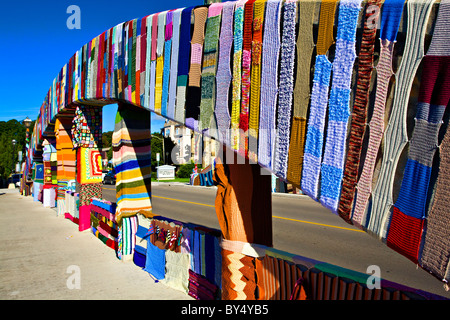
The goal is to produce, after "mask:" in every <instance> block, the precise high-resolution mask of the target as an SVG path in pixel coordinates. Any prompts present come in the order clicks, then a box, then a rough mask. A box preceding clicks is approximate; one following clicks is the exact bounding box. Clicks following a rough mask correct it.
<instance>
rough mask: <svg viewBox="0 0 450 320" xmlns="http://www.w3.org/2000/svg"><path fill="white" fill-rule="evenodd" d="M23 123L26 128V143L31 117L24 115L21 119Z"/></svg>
mask: <svg viewBox="0 0 450 320" xmlns="http://www.w3.org/2000/svg"><path fill="white" fill-rule="evenodd" d="M23 123H24V125H25V128H27V137H26V141H27V143H28V139H29V138H28V133H29V132H30V126H31V119H30V118H28V117H26V118H25V120H23Z"/></svg>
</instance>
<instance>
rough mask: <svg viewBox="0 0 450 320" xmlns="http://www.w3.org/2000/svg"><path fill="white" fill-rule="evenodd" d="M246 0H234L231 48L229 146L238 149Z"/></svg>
mask: <svg viewBox="0 0 450 320" xmlns="http://www.w3.org/2000/svg"><path fill="white" fill-rule="evenodd" d="M246 1H247V0H239V1H237V2H236V6H235V9H234V33H233V38H234V44H233V45H234V50H233V81H232V88H233V89H232V97H231V148H232V149H233V150H239V116H240V112H241V84H242V45H243V29H244V4H245V3H246Z"/></svg>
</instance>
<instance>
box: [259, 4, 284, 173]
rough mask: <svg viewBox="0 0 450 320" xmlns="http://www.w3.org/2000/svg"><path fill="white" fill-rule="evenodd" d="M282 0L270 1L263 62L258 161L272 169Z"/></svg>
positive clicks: (266, 21) (267, 7)
mask: <svg viewBox="0 0 450 320" xmlns="http://www.w3.org/2000/svg"><path fill="white" fill-rule="evenodd" d="M280 3H281V1H280V0H268V1H267V5H266V17H265V23H264V39H263V54H262V55H263V56H262V66H261V68H262V71H261V105H260V120H259V134H258V136H259V139H258V163H259V164H261V165H262V166H264V167H267V168H270V169H273V162H272V157H273V150H274V145H275V115H276V105H277V104H276V103H277V95H278V57H279V54H280V17H281V5H280Z"/></svg>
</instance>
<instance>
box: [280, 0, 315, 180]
mask: <svg viewBox="0 0 450 320" xmlns="http://www.w3.org/2000/svg"><path fill="white" fill-rule="evenodd" d="M298 5H299V12H300V13H299V20H300V21H299V27H298V28H299V31H298V33H299V34H301V35H302V36H301V37H300V36H297V44H296V45H297V57H296V61H297V70H296V77H295V79H296V80H295V86H294V108H293V119H292V129H291V139H290V143H289V154H288V169H287V180H288V181H290V182H292V183H293V184H294V185H296V186H300V181H301V173H302V164H303V153H304V147H305V141H306V118H307V115H308V106H309V94H310V78H311V57H312V54H313V50H314V37H313V22H314V11H315V9H316V7H315V5H316V4H315V2H313V1H300V2H299V3H298Z"/></svg>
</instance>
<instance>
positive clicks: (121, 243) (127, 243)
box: [117, 216, 138, 261]
mask: <svg viewBox="0 0 450 320" xmlns="http://www.w3.org/2000/svg"><path fill="white" fill-rule="evenodd" d="M137 229H138V221H137V217H136V216H134V217H123V219H121V222H120V224H119V232H118V233H119V235H118V241H117V242H118V248H117V255H118V257H119V259H120V260H123V261H130V260H132V259H133V253H134V247H135V246H136V231H137Z"/></svg>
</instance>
